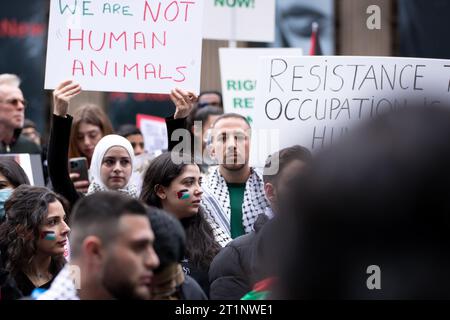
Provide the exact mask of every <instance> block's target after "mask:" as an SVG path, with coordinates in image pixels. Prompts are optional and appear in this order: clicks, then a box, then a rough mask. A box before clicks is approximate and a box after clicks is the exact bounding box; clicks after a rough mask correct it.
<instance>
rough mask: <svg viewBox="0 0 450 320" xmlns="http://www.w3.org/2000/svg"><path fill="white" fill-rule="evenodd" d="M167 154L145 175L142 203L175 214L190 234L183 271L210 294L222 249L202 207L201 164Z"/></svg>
mask: <svg viewBox="0 0 450 320" xmlns="http://www.w3.org/2000/svg"><path fill="white" fill-rule="evenodd" d="M172 155H173V156H174V157H175V156H177V155H179V154H172V153H170V152H166V153H163V154H161V155H160V156H158V157H156V158H155V159H154V160H153V161H152V162H151V163H150V166H149V167H148V169H147V172H146V173H145V176H144V183H143V187H142V193H141V200H142V201H144V202H145V203H147V204H149V205H152V206H154V207H157V208H161V209H164V210H165V211H167V212H169V213H171V214H173V215H174V216H175V217H176V218H177V219H178V220H180V222H181V223H182V225H183V227H184V230H185V232H186V256H185V260H184V261H183V268H184V270H185V273H186V274H187V275H190V276H192V277H193V278H194V279H195V280H196V281H197V282H198V283H199V285H200V286H201V287H202V289H203V291H204V292H205V293H206V294H207V295H208V294H209V280H208V270H209V265H210V263H211V261H212V259H213V258H214V256H215V255H216V254H217V252H218V251H219V250H220V246H219V244H218V243H217V242H216V241H215V239H214V234H213V230H212V228H211V226H210V224H209V223H208V221H207V220H206V216H205V213H204V211H203V208H202V206H201V204H200V200H201V197H202V193H203V192H202V188H201V180H202V176H201V173H200V169H199V167H198V165H196V164H194V163H193V162H192V159H191V158H189V156H188V157H187V158H188V160H190V161H180V163H179V164H176V163H174V162H173V161H172Z"/></svg>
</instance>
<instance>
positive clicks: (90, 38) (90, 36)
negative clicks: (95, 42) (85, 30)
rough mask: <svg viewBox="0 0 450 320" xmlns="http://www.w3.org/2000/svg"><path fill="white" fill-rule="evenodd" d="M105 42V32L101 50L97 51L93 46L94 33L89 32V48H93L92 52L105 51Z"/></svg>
mask: <svg viewBox="0 0 450 320" xmlns="http://www.w3.org/2000/svg"><path fill="white" fill-rule="evenodd" d="M105 41H106V34H105V32H103V41H102V45H101V46H100V48H98V49H95V48H94V47H93V46H92V31H89V46H90V47H91V49H92V50H94V51H100V50H103V47H104V46H105Z"/></svg>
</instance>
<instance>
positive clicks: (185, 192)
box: [177, 189, 190, 200]
mask: <svg viewBox="0 0 450 320" xmlns="http://www.w3.org/2000/svg"><path fill="white" fill-rule="evenodd" d="M177 197H178V199H180V200H186V199H189V197H190V195H189V190H188V189H183V190H180V191H178V192H177Z"/></svg>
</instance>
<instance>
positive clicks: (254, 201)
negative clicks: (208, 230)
mask: <svg viewBox="0 0 450 320" xmlns="http://www.w3.org/2000/svg"><path fill="white" fill-rule="evenodd" d="M186 95H187V94H186V93H185V94H184V96H186ZM171 98H172V101H174V103H175V106H176V110H175V114H174V116H173V118H167V119H166V123H167V128H168V132H174V131H175V130H177V128H178V129H182V128H184V127H186V117H187V116H188V115H189V113H190V112H191V111H192V104H189V103H188V102H187V101H186V100H188V99H186V98H183V97H182V95H181V94H180V93H179V92H178V93H177V92H174V91H172V93H171ZM250 133H251V128H250V124H249V122H248V120H247V119H246V118H245V117H243V116H241V115H239V114H236V113H227V114H224V115H221V116H219V117H218V118H217V119H216V120H215V121H214V123H213V125H212V127H211V157H212V158H213V159H215V161H216V162H217V163H218V164H219V166H218V168H216V169H215V170H214V171H213V172H212V173H210V174H209V175H208V177H207V179H206V183H205V186H204V192H205V195H204V197H203V199H202V202H203V206H204V208H205V211H206V212H207V213H208V216H209V217H210V218H209V221H210V223H211V224H212V226H213V230H214V235H215V238H216V240H217V241H218V242H219V244H220V245H221V246H225V245H226V244H227V243H228V242H230V241H231V239H234V238H236V237H238V236H240V235H243V234H245V233H249V232H250V231H251V230H252V226H253V224H254V222H255V220H256V217H257V216H258V215H259V214H261V213H264V210H265V208H266V207H267V206H268V205H269V204H268V202H267V200H266V198H265V196H264V188H263V181H262V177H261V175H260V174H259V173H258V172H257V171H256V170H254V168H251V167H250V165H249V153H250V140H251V136H250ZM169 137H170V136H169ZM171 143H172V145H169V150H173V151H177V152H178V151H179V150H178V148H177V143H176V142H171Z"/></svg>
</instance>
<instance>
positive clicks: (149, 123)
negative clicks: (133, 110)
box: [136, 114, 168, 154]
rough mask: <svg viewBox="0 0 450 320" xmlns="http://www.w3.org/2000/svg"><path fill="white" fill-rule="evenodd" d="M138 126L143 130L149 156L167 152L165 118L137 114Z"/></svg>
mask: <svg viewBox="0 0 450 320" xmlns="http://www.w3.org/2000/svg"><path fill="white" fill-rule="evenodd" d="M136 126H137V127H138V128H139V129H141V132H142V136H143V137H144V142H145V150H146V151H147V152H148V153H149V154H159V153H161V152H162V151H163V150H167V146H168V139H167V129H166V122H165V120H164V118H160V117H155V116H150V115H146V114H137V115H136Z"/></svg>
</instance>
